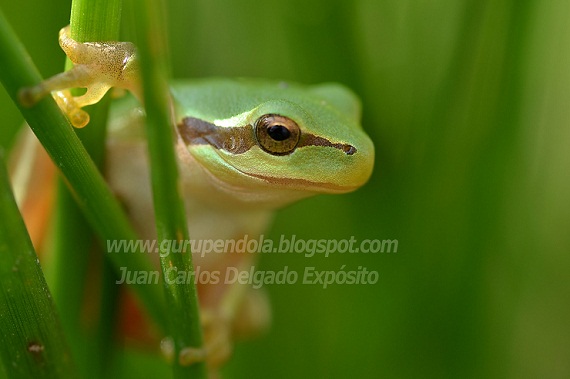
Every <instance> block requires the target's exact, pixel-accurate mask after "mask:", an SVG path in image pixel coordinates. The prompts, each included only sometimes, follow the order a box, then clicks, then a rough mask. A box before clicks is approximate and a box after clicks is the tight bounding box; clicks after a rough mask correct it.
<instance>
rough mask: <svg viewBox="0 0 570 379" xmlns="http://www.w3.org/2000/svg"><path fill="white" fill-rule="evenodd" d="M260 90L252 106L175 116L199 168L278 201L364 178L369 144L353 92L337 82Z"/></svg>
mask: <svg viewBox="0 0 570 379" xmlns="http://www.w3.org/2000/svg"><path fill="white" fill-rule="evenodd" d="M264 89H265V92H267V95H265V96H263V94H264V92H263V91H259V92H261V93H262V95H261V96H258V98H257V99H256V101H257V105H255V106H253V107H250V108H249V109H248V110H246V111H244V112H241V113H239V114H236V115H234V116H231V117H228V118H225V119H213V120H211V121H206V120H204V119H202V118H198V117H184V118H183V119H182V121H181V122H180V123H179V125H178V126H179V127H178V129H179V133H180V135H181V137H182V139H183V140H184V142H185V144H186V146H187V147H188V149H189V151H190V153H191V154H192V156H193V157H194V158H195V159H196V160H197V161H198V162H199V163H200V164H201V166H202V167H203V168H205V169H207V170H208V171H209V172H210V173H211V174H212V175H213V176H214V177H215V178H216V179H217V180H220V181H221V182H223V183H225V185H227V187H228V188H230V189H231V190H232V191H236V190H237V191H238V192H244V193H254V194H256V195H255V196H257V197H259V196H260V194H262V195H263V196H264V197H267V198H268V199H271V198H274V199H277V200H279V199H283V200H291V199H293V198H302V197H306V196H308V195H311V194H315V193H344V192H350V191H353V190H355V189H357V188H358V187H360V186H362V185H363V184H364V183H366V181H367V180H368V178H369V177H370V175H371V173H372V168H373V163H374V146H373V144H372V141H371V140H370V138H369V137H368V136H367V135H366V134H365V133H364V131H363V130H362V128H361V126H360V103H359V101H358V99H357V98H356V96H355V95H354V94H353V93H352V92H350V91H349V90H348V89H346V88H344V87H342V86H340V85H338V84H325V85H320V86H314V87H300V88H299V87H293V88H291V87H290V86H286V87H283V86H282V85H274V86H273V87H272V88H270V89H266V88H264ZM284 202H286V201H284Z"/></svg>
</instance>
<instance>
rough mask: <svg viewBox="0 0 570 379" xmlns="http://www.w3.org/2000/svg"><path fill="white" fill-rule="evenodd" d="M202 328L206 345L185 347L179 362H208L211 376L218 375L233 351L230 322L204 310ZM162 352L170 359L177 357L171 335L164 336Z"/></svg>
mask: <svg viewBox="0 0 570 379" xmlns="http://www.w3.org/2000/svg"><path fill="white" fill-rule="evenodd" d="M201 319H202V329H203V332H204V346H203V347H200V348H197V347H185V348H183V349H182V350H181V351H180V353H179V354H178V357H176V358H177V359H178V363H179V364H180V365H181V366H190V365H192V364H195V363H198V362H206V365H207V366H208V372H209V378H215V377H217V372H218V370H219V368H220V367H221V366H222V364H223V363H224V362H226V361H227V360H228V358H229V357H230V355H231V352H232V343H231V333H230V330H229V326H230V323H229V322H228V321H227V320H225V319H224V318H222V317H220V316H217V315H215V314H214V313H212V312H207V311H204V312H202V314H201ZM160 348H161V351H162V354H163V355H164V356H165V357H166V359H167V360H168V361H170V362H171V361H173V360H174V359H175V349H174V341H173V340H172V338H171V337H167V338H164V339H163V340H162V342H161V344H160Z"/></svg>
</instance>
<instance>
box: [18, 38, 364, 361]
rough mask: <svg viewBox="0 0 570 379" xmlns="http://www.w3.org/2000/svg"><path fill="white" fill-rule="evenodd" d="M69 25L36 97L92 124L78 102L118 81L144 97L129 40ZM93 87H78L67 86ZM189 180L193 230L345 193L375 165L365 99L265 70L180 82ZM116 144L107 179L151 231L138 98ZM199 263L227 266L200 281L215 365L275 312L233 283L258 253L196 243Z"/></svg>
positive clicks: (213, 231)
mask: <svg viewBox="0 0 570 379" xmlns="http://www.w3.org/2000/svg"><path fill="white" fill-rule="evenodd" d="M68 31H69V29H68V27H66V28H64V29H62V30H61V32H60V39H59V40H60V45H61V47H62V48H63V50H64V51H65V52H66V54H67V55H68V56H69V58H70V59H71V60H72V61H73V62H74V63H75V66H74V68H73V69H72V70H70V71H67V72H65V73H62V74H59V75H56V76H55V77H52V78H50V79H48V80H46V81H44V82H43V83H41V84H39V85H38V86H36V87H33V88H28V89H24V90H23V91H22V92H21V101H22V102H23V103H26V104H29V105H32V104H33V103H34V102H36V101H37V100H39V99H40V98H41V97H43V96H45V95H47V94H49V93H52V92H54V91H55V92H54V97H56V98H57V99H58V100H59V104H60V106H61V107H62V109H63V110H64V112H66V113H67V114H68V116H69V118H70V120H71V121H72V123H73V124H74V125H76V126H84V125H85V124H86V123H87V122H88V116H87V114H86V113H85V112H84V111H82V110H81V107H83V106H85V105H88V104H93V103H96V102H97V101H99V100H100V99H101V97H102V96H103V95H104V94H105V92H106V91H107V90H108V89H109V88H111V87H122V88H126V89H129V90H130V91H132V92H133V93H134V94H135V96H136V97H138V98H139V99H140V94H139V92H140V86H139V84H138V83H139V82H138V71H137V70H138V63H137V60H136V53H135V49H134V47H133V45H132V44H130V43H125V42H104V43H78V42H76V41H74V40H73V39H71V37H70V36H69V34H68ZM72 87H84V88H87V92H86V93H85V94H84V95H82V96H79V97H75V98H74V97H72V96H71V95H70V93H69V92H68V91H67V89H69V88H72ZM171 98H172V108H173V114H174V125H173V126H172V127H173V128H174V130H175V134H176V140H175V145H176V146H175V149H176V153H177V158H178V164H179V170H180V178H181V188H182V193H183V197H184V199H185V205H186V210H187V215H188V216H187V217H188V226H189V232H190V236H191V238H192V239H193V240H196V241H199V240H202V241H205V240H214V241H215V240H223V241H226V240H231V239H233V240H240V239H243V238H244V237H245V236H247V237H248V238H249V239H255V238H258V237H259V236H260V235H261V234H262V233H264V231H265V230H266V229H267V227H268V225H269V224H270V221H271V218H272V215H273V213H274V211H275V210H276V209H278V208H281V207H283V206H285V205H287V204H290V203H292V202H294V201H297V200H299V199H303V198H306V197H309V196H312V195H315V194H319V193H346V192H350V191H353V190H355V189H357V188H358V187H360V186H362V185H363V184H365V183H366V181H367V180H368V178H369V177H370V175H371V173H372V168H373V162H374V146H373V144H372V142H371V140H370V138H369V137H368V136H367V135H366V133H365V132H364V131H363V130H362V128H361V126H360V112H361V110H360V103H359V100H358V99H357V97H356V96H355V95H354V94H353V93H352V92H351V91H349V90H348V89H346V88H345V87H343V86H341V85H339V84H322V85H314V86H303V85H298V84H291V83H278V82H269V81H263V80H245V79H243V80H242V79H203V80H189V81H178V82H175V83H173V84H172V86H171ZM113 114H114V116H113V117H112V119H111V122H110V130H109V139H108V143H107V164H106V177H107V179H108V181H109V184H110V186H111V187H112V189H113V190H114V191H115V193H116V194H117V196H119V198H120V199H121V201H122V202H124V204H125V208H126V210H127V212H128V213H129V216H130V217H131V220H132V222H133V224H134V225H135V227H136V228H137V229H138V231H139V232H140V234H141V236H142V238H148V239H152V238H154V235H155V232H154V223H153V205H152V196H151V189H150V185H149V182H150V179H149V165H148V157H147V149H146V144H145V138H144V129H143V128H142V125H141V122H140V119H141V117H142V111H140V110H139V108H137V107H136V104H135V102H134V101H130V102H129V101H126V102H123V103H122V104H118V105H117V107H115V109H114V111H113ZM192 253H193V259H194V265H195V267H196V269H197V270H198V267H199V270H200V271H209V272H216V271H217V272H220V273H221V275H220V278H219V280H218V281H215V282H214V281H212V282H211V283H199V288H198V290H199V301H200V307H201V309H202V311H203V324H204V327H205V328H206V330H205V336H206V342H205V344H206V352H207V356H206V359H207V360H208V361H209V363H210V365H212V366H217V365H219V364H220V363H221V362H222V361H224V360H225V359H226V358H227V357H228V355H229V352H230V350H231V349H230V348H231V341H232V340H233V338H234V336H235V335H236V334H241V333H242V332H243V333H247V332H248V331H252V330H255V329H256V328H257V329H258V328H260V327H261V326H263V325H266V324H267V323H268V321H269V316H268V315H269V308H268V307H267V306H266V305H264V303H263V300H262V296H261V292H260V291H259V290H253V289H250V288H249V287H247V286H244V285H236V284H232V285H229V284H226V283H224V272H225V271H226V270H227V269H228V268H237V269H239V270H246V271H248V270H249V269H250V268H251V267H252V265H254V262H255V256H254V255H252V254H238V253H237V252H235V251H234V252H225V253H223V254H219V253H214V252H211V253H207V254H202V251H200V249H197V250H194V251H193V252H192Z"/></svg>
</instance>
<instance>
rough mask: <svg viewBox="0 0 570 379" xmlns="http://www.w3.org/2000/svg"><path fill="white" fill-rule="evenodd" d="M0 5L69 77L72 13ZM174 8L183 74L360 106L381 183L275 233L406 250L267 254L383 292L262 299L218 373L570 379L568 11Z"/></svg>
mask: <svg viewBox="0 0 570 379" xmlns="http://www.w3.org/2000/svg"><path fill="white" fill-rule="evenodd" d="M0 7H1V9H2V10H3V11H4V13H5V15H6V17H7V18H8V19H9V20H10V22H11V23H12V25H13V27H14V29H15V30H16V31H17V33H18V34H19V35H20V38H21V39H22V41H23V42H24V44H25V45H26V47H27V48H28V49H29V51H30V53H31V55H32V58H33V60H34V61H35V63H36V64H37V66H38V67H39V69H40V71H41V73H42V74H43V75H44V76H49V75H53V74H55V73H57V72H59V71H61V68H62V67H63V62H64V56H63V53H61V52H60V50H59V47H58V45H57V32H58V30H59V28H60V27H62V26H63V25H66V24H67V23H68V18H69V9H70V3H69V0H65V1H63V0H57V1H56V0H52V1H49V2H46V1H42V0H37V1H31V0H28V1H20V2H13V1H8V0H0ZM168 7H169V14H168V20H169V21H168V25H169V35H170V51H171V65H172V69H173V76H174V77H205V76H249V77H266V78H272V79H283V80H290V81H297V82H303V83H318V82H324V81H336V82H341V83H343V84H346V85H347V86H349V87H351V88H353V89H354V90H355V91H356V92H357V93H358V94H359V95H360V96H361V98H362V100H363V106H364V114H363V125H364V128H365V129H366V130H367V131H368V133H369V134H370V136H371V137H372V139H373V141H374V142H375V146H376V167H375V172H374V175H373V177H372V179H371V180H370V182H369V183H368V185H367V186H365V187H364V188H362V189H360V190H358V191H357V192H355V193H353V194H350V195H344V196H321V197H318V198H315V199H310V200H306V201H303V202H301V203H299V204H296V205H294V206H292V207H289V208H287V209H285V210H283V211H281V212H280V213H279V214H278V216H277V218H276V220H275V223H274V225H273V228H272V231H271V234H270V237H272V238H274V239H279V236H280V235H282V234H284V235H287V236H288V235H293V234H295V235H296V236H297V238H303V239H312V238H330V239H340V238H348V237H350V236H354V237H355V238H356V239H357V240H363V239H374V238H377V239H398V241H399V249H398V252H397V253H396V254H376V255H363V254H353V255H340V254H337V255H332V256H329V257H328V258H326V257H324V256H315V257H312V258H304V257H303V256H300V255H271V254H268V255H264V256H263V257H262V260H261V263H260V265H259V267H258V268H259V269H267V270H280V269H283V267H285V266H288V267H289V269H290V270H296V271H300V272H302V271H303V270H304V268H305V267H307V266H314V267H316V268H317V269H319V270H339V269H340V268H341V266H342V265H346V269H356V268H357V267H358V266H364V267H366V268H368V270H376V271H378V273H379V277H380V280H379V281H378V283H377V284H375V285H360V286H358V285H354V286H348V285H344V286H343V285H333V286H331V287H329V288H327V289H323V288H321V287H319V286H309V285H296V286H291V285H285V286H277V285H274V286H267V287H266V289H268V290H269V292H270V296H271V300H272V305H273V312H274V317H273V321H274V323H273V328H272V330H271V332H270V333H269V334H268V335H266V336H265V337H264V338H261V339H258V340H255V341H251V342H244V343H240V344H238V345H237V347H236V351H235V354H234V357H233V359H232V361H231V362H230V364H229V365H228V367H227V368H226V369H225V376H224V377H227V378H268V377H271V378H320V377H323V378H325V377H326V378H348V377H351V378H432V377H433V378H538V377H540V378H568V377H570V359H568V358H569V356H570V327H569V326H568V318H569V316H570V302H569V299H570V285H569V281H568V277H569V276H570V274H569V268H570V257H569V254H568V253H569V252H570V233H568V229H569V227H570V149H569V148H568V145H569V143H570V128H569V120H570V111H569V110H568V109H570V108H569V107H568V103H569V101H570V21H569V19H568V15H569V14H570V2H568V1H538V0H528V1H525V0H518V1H515V0H510V1H508V0H493V1H491V0H474V1H468V0H463V1H460V0H433V1H406V0H385V1H382V0H356V1H351V2H349V1H341V0H339V1H332V0H302V1H301V0H293V1H269V0H267V1H264V2H259V1H253V0H241V1H225V2H222V1H208V0H195V1H185V0H169V1H168ZM128 13H129V12H128V9H125V10H124V18H125V19H126V20H128ZM125 35H126V36H127V38H128V35H129V32H128V30H126V33H125ZM0 69H1V68H0ZM0 120H1V121H0V144H1V145H3V146H8V145H9V144H10V141H11V140H12V136H13V134H14V132H15V130H16V129H17V128H18V127H19V125H20V124H21V119H20V117H19V115H18V113H17V111H16V110H15V108H14V106H13V105H12V104H11V103H10V101H9V100H8V98H7V96H6V94H5V93H4V92H3V89H0ZM151 364H152V362H150V363H149V365H151ZM139 368H141V370H150V369H148V368H147V367H146V366H142V365H139ZM144 372H147V373H148V372H150V371H144ZM128 374H130V375H129V376H131V377H137V374H136V372H133V371H131V372H129V373H128ZM125 377H127V373H125ZM138 377H144V376H138Z"/></svg>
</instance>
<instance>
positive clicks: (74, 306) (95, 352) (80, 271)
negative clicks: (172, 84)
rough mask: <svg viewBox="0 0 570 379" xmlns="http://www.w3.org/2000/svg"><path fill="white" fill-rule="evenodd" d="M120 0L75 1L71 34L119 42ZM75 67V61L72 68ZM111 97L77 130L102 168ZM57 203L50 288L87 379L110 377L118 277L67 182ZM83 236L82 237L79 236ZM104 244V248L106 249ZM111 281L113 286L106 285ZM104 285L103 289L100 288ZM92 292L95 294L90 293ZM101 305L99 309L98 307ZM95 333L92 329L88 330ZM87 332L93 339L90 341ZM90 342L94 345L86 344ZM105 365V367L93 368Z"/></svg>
mask: <svg viewBox="0 0 570 379" xmlns="http://www.w3.org/2000/svg"><path fill="white" fill-rule="evenodd" d="M121 5H122V3H121V1H120V0H101V1H96V2H95V1H86V0H73V2H72V6H71V17H70V19H71V22H70V25H71V35H72V36H73V38H74V39H75V40H77V41H80V42H85V41H108V40H117V39H118V37H119V26H120V11H121ZM71 67H72V63H71V61H70V60H69V59H67V62H66V68H67V69H69V68H71ZM108 100H109V97H108V96H106V97H105V98H104V99H103V100H102V101H100V102H99V103H98V104H95V105H93V106H91V107H89V108H88V109H86V111H87V112H88V113H89V114H90V116H91V121H90V125H89V127H88V128H83V129H77V130H75V132H76V133H77V135H78V136H79V139H80V140H81V142H82V143H83V145H84V146H85V148H86V150H87V151H88V153H89V155H90V156H91V158H92V159H93V161H94V162H95V164H96V166H97V167H98V169H99V170H101V169H102V166H103V158H104V150H105V149H104V147H105V136H106V124H107V116H108V110H109V104H110V102H109V101H108ZM58 181H59V183H58V186H57V192H58V193H57V200H58V201H57V202H56V210H55V212H54V214H55V218H54V222H53V225H54V230H53V243H52V245H51V246H50V247H51V253H48V256H50V257H51V258H52V259H51V263H52V265H53V268H54V269H53V272H52V273H53V275H52V280H51V281H50V288H52V290H53V293H54V298H55V301H56V303H57V305H58V309H59V310H60V311H61V314H62V318H63V321H64V323H63V326H64V328H65V330H66V332H67V335H68V336H69V337H70V342H71V346H72V348H73V351H74V353H75V356H78V357H79V358H80V360H79V363H81V365H80V367H81V368H82V369H83V370H82V371H83V376H85V377H92V378H99V377H104V376H105V372H104V369H105V367H107V366H109V365H108V364H102V362H104V361H105V362H108V361H109V360H110V354H111V353H112V349H110V346H112V341H111V338H112V331H113V329H114V327H115V322H116V314H117V299H118V296H117V295H118V293H117V290H118V288H119V287H118V286H117V285H116V284H115V283H114V280H113V277H114V276H115V275H113V274H112V272H111V273H109V272H107V271H109V270H110V267H109V265H108V264H105V263H104V262H103V261H104V260H106V259H108V256H103V255H101V254H93V247H94V246H95V238H94V235H93V232H92V229H91V227H90V226H89V224H88V223H87V220H85V218H84V217H83V214H82V213H81V210H80V209H79V206H78V205H77V204H76V202H75V200H74V199H73V195H72V194H71V192H70V191H69V190H68V188H67V187H66V186H65V184H64V183H63V181H62V180H61V179H59V180H58ZM78 237H79V238H78ZM103 249H104V246H100V247H99V249H98V250H103ZM93 267H96V273H95V274H93V273H92V275H91V278H93V277H96V278H97V280H96V281H93V280H88V277H89V276H88V275H87V274H88V273H89V269H91V270H93ZM102 280H111V281H113V282H112V283H105V282H101V281H102ZM97 284H99V287H100V291H98V290H96V289H94V287H95V286H96V285H97ZM87 288H89V290H88V289H87ZM90 292H91V293H93V292H95V293H97V294H100V296H96V297H89V298H86V296H85V294H86V293H90ZM88 302H90V303H91V305H90V306H91V307H94V308H95V309H99V315H98V316H95V317H94V318H93V319H94V322H93V323H91V324H90V325H82V324H85V322H82V319H81V316H82V312H81V311H82V310H84V309H85V307H86V303H88ZM97 303H98V304H99V305H98V306H97V305H95V306H94V305H93V304H97ZM86 329H90V330H86ZM86 333H88V337H87V338H86ZM85 340H87V341H89V342H90V343H87V344H86V343H85ZM93 362H99V363H100V364H93Z"/></svg>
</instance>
